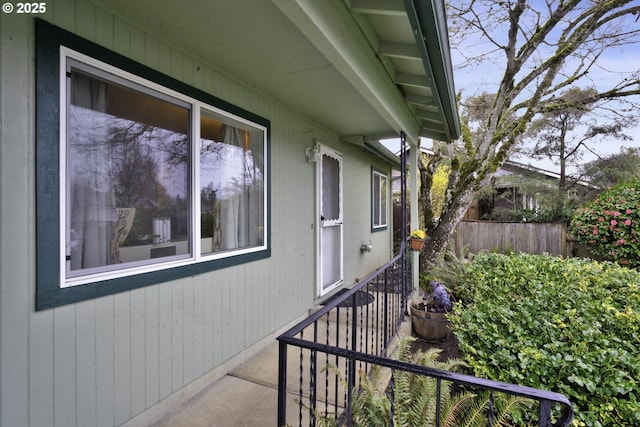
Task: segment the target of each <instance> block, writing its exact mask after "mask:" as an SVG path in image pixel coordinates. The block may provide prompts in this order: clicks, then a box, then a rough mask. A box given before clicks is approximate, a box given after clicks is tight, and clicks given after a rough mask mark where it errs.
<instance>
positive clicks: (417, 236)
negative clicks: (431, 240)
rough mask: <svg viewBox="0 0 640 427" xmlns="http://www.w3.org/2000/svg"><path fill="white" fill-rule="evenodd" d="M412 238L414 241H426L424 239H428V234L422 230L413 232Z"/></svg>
mask: <svg viewBox="0 0 640 427" xmlns="http://www.w3.org/2000/svg"><path fill="white" fill-rule="evenodd" d="M410 237H411V238H412V239H421V240H424V239H426V238H427V233H425V232H424V231H422V230H413V231H412V232H411V236H410Z"/></svg>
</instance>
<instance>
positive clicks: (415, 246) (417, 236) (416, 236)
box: [409, 230, 427, 251]
mask: <svg viewBox="0 0 640 427" xmlns="http://www.w3.org/2000/svg"><path fill="white" fill-rule="evenodd" d="M409 239H410V240H411V249H412V250H414V251H421V250H422V249H423V248H424V243H425V242H426V240H427V233H425V232H424V231H422V230H413V231H412V232H411V234H410V235H409Z"/></svg>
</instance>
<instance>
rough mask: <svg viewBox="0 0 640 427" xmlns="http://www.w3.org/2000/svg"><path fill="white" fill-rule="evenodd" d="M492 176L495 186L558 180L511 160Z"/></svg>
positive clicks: (549, 173) (586, 184) (556, 176)
mask: <svg viewBox="0 0 640 427" xmlns="http://www.w3.org/2000/svg"><path fill="white" fill-rule="evenodd" d="M408 151H410V149H409V150H407V152H408ZM420 152H421V153H424V154H426V155H433V150H431V149H429V148H424V147H420ZM396 155H397V156H400V153H399V152H398V153H397V154H396ZM494 177H495V184H494V186H495V187H512V186H514V185H517V184H520V183H524V182H527V181H530V180H531V179H535V180H537V181H540V182H550V183H552V184H553V185H554V186H557V183H558V181H559V180H560V174H559V173H557V172H552V171H549V170H546V169H541V168H537V167H535V166H531V165H529V164H524V163H520V162H516V161H513V160H507V161H505V162H504V164H503V165H502V166H501V167H500V169H498V170H497V171H496V173H495V174H494ZM575 184H576V185H579V186H582V187H586V188H591V189H597V187H596V186H594V185H593V184H590V183H589V182H587V181H583V180H579V181H577V182H575Z"/></svg>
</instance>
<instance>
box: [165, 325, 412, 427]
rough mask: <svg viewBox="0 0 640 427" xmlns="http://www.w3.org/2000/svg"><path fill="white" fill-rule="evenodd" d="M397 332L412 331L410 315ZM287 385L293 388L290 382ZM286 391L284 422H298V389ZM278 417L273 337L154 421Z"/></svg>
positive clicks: (226, 424)
mask: <svg viewBox="0 0 640 427" xmlns="http://www.w3.org/2000/svg"><path fill="white" fill-rule="evenodd" d="M400 334H404V335H410V334H411V320H410V318H408V317H407V318H406V320H405V321H404V322H403V323H402V326H401V330H400ZM292 351H293V350H292ZM288 359H289V364H290V365H291V366H292V369H291V371H290V372H297V368H298V363H299V360H298V358H297V357H295V355H294V354H293V353H292V354H291V355H290V356H289V357H288ZM294 366H295V369H296V370H295V371H293V367H294ZM287 388H288V389H289V390H293V389H292V387H291V386H289V387H287ZM289 394H290V396H291V397H290V399H287V405H288V406H290V408H291V409H287V424H290V425H298V423H299V419H298V417H299V414H298V406H297V404H295V402H294V399H295V398H297V396H298V393H297V390H296V391H295V392H293V393H289ZM304 416H306V414H303V417H304ZM277 420H278V342H277V341H275V342H273V343H271V344H269V345H268V346H267V347H265V348H264V349H263V350H262V351H260V352H259V353H258V354H256V355H255V356H253V357H252V358H251V359H249V360H248V361H246V362H245V363H243V364H241V365H239V366H238V367H237V368H235V369H233V370H232V371H231V372H229V373H228V374H227V375H225V376H224V377H222V378H221V379H220V380H218V381H216V382H214V383H213V384H211V385H210V386H209V387H207V388H206V389H205V390H203V391H202V392H201V393H199V394H198V395H197V396H195V397H193V398H192V399H191V400H189V401H187V402H186V403H185V404H183V405H182V406H181V407H180V408H177V409H176V410H175V412H173V413H172V414H170V415H169V416H167V417H165V418H164V419H163V420H161V421H160V422H159V423H157V424H155V425H156V426H158V427H187V426H188V427H199V426H202V427H204V426H207V427H209V426H216V427H217V426H220V427H235V426H238V427H249V426H256V427H265V426H276V425H277ZM304 423H306V420H303V424H304Z"/></svg>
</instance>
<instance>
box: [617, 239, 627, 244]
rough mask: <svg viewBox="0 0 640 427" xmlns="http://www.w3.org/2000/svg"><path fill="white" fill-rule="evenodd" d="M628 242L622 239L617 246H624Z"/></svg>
mask: <svg viewBox="0 0 640 427" xmlns="http://www.w3.org/2000/svg"><path fill="white" fill-rule="evenodd" d="M626 242H627V241H626V240H624V239H620V240H618V241H617V242H616V245H624V244H625V243H626Z"/></svg>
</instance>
